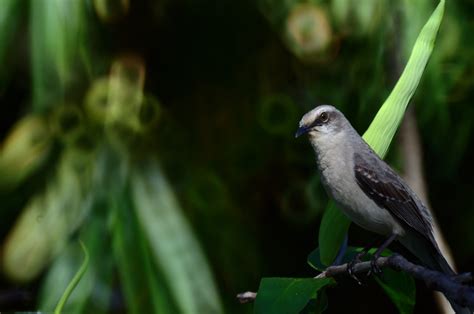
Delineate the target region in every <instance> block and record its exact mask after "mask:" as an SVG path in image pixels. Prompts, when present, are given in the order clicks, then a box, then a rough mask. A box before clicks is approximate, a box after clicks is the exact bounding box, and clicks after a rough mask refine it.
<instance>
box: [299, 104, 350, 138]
mask: <svg viewBox="0 0 474 314" xmlns="http://www.w3.org/2000/svg"><path fill="white" fill-rule="evenodd" d="M346 123H348V122H347V120H346V118H345V117H344V115H343V114H342V113H341V112H340V111H339V110H337V109H336V108H334V107H333V106H330V105H321V106H318V107H316V108H314V109H313V110H311V111H309V112H308V113H306V114H305V115H304V116H303V118H301V120H300V124H299V128H298V130H297V131H296V134H295V137H298V136H301V135H303V134H308V135H309V137H310V138H312V139H317V138H320V137H325V136H333V135H337V134H338V133H340V132H341V131H343V130H344V127H345V124H346Z"/></svg>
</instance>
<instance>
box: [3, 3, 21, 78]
mask: <svg viewBox="0 0 474 314" xmlns="http://www.w3.org/2000/svg"><path fill="white" fill-rule="evenodd" d="M25 3H26V2H25V1H21V0H2V2H1V9H0V63H1V64H2V69H1V70H0V87H3V86H2V85H3V83H4V78H6V76H7V73H6V72H8V67H9V64H10V63H11V62H8V61H9V60H6V59H8V58H6V57H7V56H8V55H9V51H11V50H12V43H11V41H12V39H13V38H15V33H16V29H17V27H18V25H19V22H20V12H21V9H22V5H24V4H25ZM5 70H7V71H5Z"/></svg>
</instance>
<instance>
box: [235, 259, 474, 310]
mask: <svg viewBox="0 0 474 314" xmlns="http://www.w3.org/2000/svg"><path fill="white" fill-rule="evenodd" d="M376 265H377V266H378V267H379V268H384V267H390V268H392V269H394V270H397V271H404V272H406V273H408V274H410V275H411V276H413V277H414V278H416V279H418V280H421V281H423V282H424V283H425V284H426V285H427V286H428V287H429V288H431V289H433V290H437V291H440V292H442V293H444V294H445V295H446V296H447V297H449V298H450V299H451V300H453V301H454V302H456V303H458V304H459V305H461V306H467V307H469V308H471V309H474V287H473V286H468V285H466V284H465V283H467V282H472V281H473V279H474V278H473V276H472V274H471V273H464V274H458V275H455V276H449V275H446V274H443V273H441V272H438V271H434V270H430V269H428V268H426V267H423V266H420V265H416V264H413V263H412V262H410V261H408V260H407V259H406V258H404V257H403V256H401V255H399V254H394V255H392V256H389V257H380V258H378V259H377V261H376ZM347 266H348V264H343V265H337V266H330V267H328V268H327V269H326V270H325V271H323V272H322V273H321V274H319V275H318V276H316V277H315V279H320V278H328V277H338V276H344V275H348V272H347ZM370 269H371V262H370V261H368V262H358V263H355V264H354V268H353V272H354V274H358V273H367V272H368V271H369V270H370ZM256 297H257V294H256V293H255V292H244V293H240V294H238V295H237V299H238V300H239V301H240V302H241V303H248V302H252V301H254V300H255V298H256Z"/></svg>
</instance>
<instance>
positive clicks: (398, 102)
mask: <svg viewBox="0 0 474 314" xmlns="http://www.w3.org/2000/svg"><path fill="white" fill-rule="evenodd" d="M444 3H445V1H444V0H441V1H440V3H439V5H438V7H437V8H436V10H435V11H434V12H433V14H432V15H431V17H430V19H429V20H428V22H427V23H426V24H425V26H424V27H423V29H422V30H421V32H420V35H419V36H418V38H417V40H416V42H415V45H414V47H413V50H412V53H411V55H410V58H409V60H408V63H407V65H406V67H405V69H404V70H403V73H402V75H401V76H400V79H399V80H398V82H397V84H396V85H395V87H394V88H393V90H392V92H391V93H390V95H389V96H388V98H387V99H386V100H385V102H384V104H383V105H382V107H381V108H380V110H379V111H378V112H377V115H376V116H375V118H374V120H373V121H372V123H371V124H370V126H369V128H368V129H367V131H366V132H365V134H364V135H363V138H364V140H365V141H366V142H367V143H368V144H369V145H370V146H371V147H372V148H373V149H374V151H375V152H376V153H377V154H378V155H379V156H380V157H382V158H383V157H385V154H386V153H387V151H388V148H389V146H390V143H391V141H392V139H393V136H394V135H395V132H396V131H397V129H398V126H399V124H400V122H401V120H402V118H403V115H404V113H405V110H406V107H407V105H408V103H409V101H410V99H411V97H412V96H413V94H414V93H415V90H416V88H417V86H418V83H419V82H420V79H421V76H422V74H423V71H424V69H425V67H426V64H427V63H428V59H429V57H430V56H431V52H432V50H433V46H434V42H435V39H436V35H437V33H438V29H439V26H440V24H441V20H442V19H443V14H444ZM349 225H350V222H349V220H348V218H347V217H345V216H344V215H343V214H342V213H340V210H339V209H338V208H337V207H336V206H333V205H329V206H328V208H327V209H326V211H325V213H324V215H323V219H322V221H321V227H320V231H319V247H320V248H321V253H320V254H321V261H322V262H323V263H324V264H326V265H330V264H331V263H332V261H333V260H334V258H335V256H336V255H337V252H338V249H339V247H340V246H341V243H342V241H343V239H344V236H343V234H345V233H346V232H347V229H348V227H349Z"/></svg>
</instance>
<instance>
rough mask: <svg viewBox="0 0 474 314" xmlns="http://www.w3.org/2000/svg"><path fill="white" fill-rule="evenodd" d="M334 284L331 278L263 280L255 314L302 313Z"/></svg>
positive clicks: (256, 301)
mask: <svg viewBox="0 0 474 314" xmlns="http://www.w3.org/2000/svg"><path fill="white" fill-rule="evenodd" d="M333 283H334V280H333V279H331V278H324V279H315V278H263V279H262V281H261V282H260V287H259V289H258V293H257V299H256V300H255V307H254V313H255V314H266V313H272V314H293V313H299V312H301V311H302V310H303V309H304V308H305V306H306V305H307V304H308V302H309V301H310V300H311V299H315V298H316V297H317V296H318V293H319V290H320V289H321V288H324V287H326V286H328V285H331V284H333Z"/></svg>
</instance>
